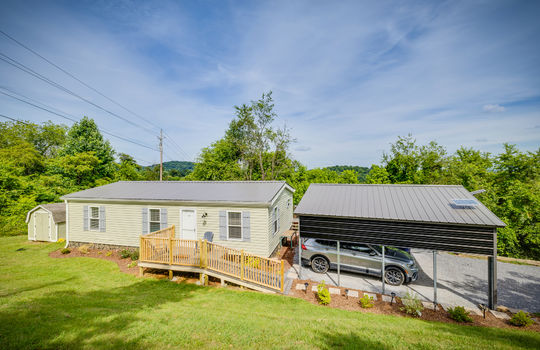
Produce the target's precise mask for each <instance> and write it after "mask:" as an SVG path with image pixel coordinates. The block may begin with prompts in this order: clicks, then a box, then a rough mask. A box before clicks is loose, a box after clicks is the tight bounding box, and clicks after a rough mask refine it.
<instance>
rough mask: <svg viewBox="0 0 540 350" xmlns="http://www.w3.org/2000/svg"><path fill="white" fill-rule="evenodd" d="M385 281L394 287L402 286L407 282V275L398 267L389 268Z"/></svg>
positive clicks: (385, 272)
mask: <svg viewBox="0 0 540 350" xmlns="http://www.w3.org/2000/svg"><path fill="white" fill-rule="evenodd" d="M384 280H385V281H386V283H388V284H390V285H392V286H400V285H401V284H402V283H403V282H404V281H405V274H404V273H403V271H401V269H399V268H397V267H393V266H390V267H387V268H386V269H385V271H384Z"/></svg>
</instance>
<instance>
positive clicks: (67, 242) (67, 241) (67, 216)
mask: <svg viewBox="0 0 540 350" xmlns="http://www.w3.org/2000/svg"><path fill="white" fill-rule="evenodd" d="M64 203H66V245H65V247H64V248H67V247H68V245H69V206H68V201H67V199H65V200H64Z"/></svg>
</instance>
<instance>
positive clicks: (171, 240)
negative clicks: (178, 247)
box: [169, 226, 174, 265]
mask: <svg viewBox="0 0 540 350" xmlns="http://www.w3.org/2000/svg"><path fill="white" fill-rule="evenodd" d="M172 232H174V226H173V229H172ZM172 248H173V239H172V235H171V231H169V265H172V263H173V251H172Z"/></svg>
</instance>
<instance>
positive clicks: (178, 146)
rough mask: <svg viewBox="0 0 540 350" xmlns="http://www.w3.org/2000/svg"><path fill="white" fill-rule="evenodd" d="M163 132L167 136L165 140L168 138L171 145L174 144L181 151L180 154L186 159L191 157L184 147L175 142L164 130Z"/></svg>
mask: <svg viewBox="0 0 540 350" xmlns="http://www.w3.org/2000/svg"><path fill="white" fill-rule="evenodd" d="M164 134H165V135H166V136H167V138H166V140H168V141H169V143H170V144H171V145H172V146H175V147H176V148H177V149H178V150H179V151H180V152H181V154H183V156H184V157H186V159H191V156H190V155H189V154H188V153H187V152H186V151H184V149H183V148H182V147H181V146H180V145H179V144H177V143H176V142H175V141H174V139H173V138H172V137H171V136H169V134H167V133H166V132H164Z"/></svg>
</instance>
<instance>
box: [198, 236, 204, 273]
mask: <svg viewBox="0 0 540 350" xmlns="http://www.w3.org/2000/svg"><path fill="white" fill-rule="evenodd" d="M197 246H198V247H199V267H203V256H202V239H199V241H198V245H197Z"/></svg>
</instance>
